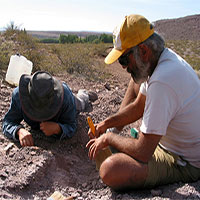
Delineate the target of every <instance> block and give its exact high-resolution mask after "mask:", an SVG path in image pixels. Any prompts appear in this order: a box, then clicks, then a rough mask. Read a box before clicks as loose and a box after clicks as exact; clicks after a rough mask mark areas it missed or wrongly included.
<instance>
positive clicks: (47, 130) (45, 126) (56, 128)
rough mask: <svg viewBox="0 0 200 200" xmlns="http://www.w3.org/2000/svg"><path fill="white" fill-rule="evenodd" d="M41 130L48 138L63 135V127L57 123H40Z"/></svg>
mask: <svg viewBox="0 0 200 200" xmlns="http://www.w3.org/2000/svg"><path fill="white" fill-rule="evenodd" d="M40 130H41V131H43V133H44V134H45V135H46V136H51V135H53V134H60V133H61V127H60V125H59V124H58V123H56V122H42V123H40Z"/></svg>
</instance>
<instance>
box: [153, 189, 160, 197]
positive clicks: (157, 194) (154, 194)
mask: <svg viewBox="0 0 200 200" xmlns="http://www.w3.org/2000/svg"><path fill="white" fill-rule="evenodd" d="M151 194H152V196H160V195H161V194H162V190H151Z"/></svg>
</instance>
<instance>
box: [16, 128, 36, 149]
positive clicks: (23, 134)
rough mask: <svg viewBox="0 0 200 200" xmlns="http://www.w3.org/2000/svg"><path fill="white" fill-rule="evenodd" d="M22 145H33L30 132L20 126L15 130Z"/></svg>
mask: <svg viewBox="0 0 200 200" xmlns="http://www.w3.org/2000/svg"><path fill="white" fill-rule="evenodd" d="M17 134H18V136H19V141H20V144H21V146H22V147H26V146H33V145H34V144H33V137H32V135H31V133H30V132H28V131H27V130H26V129H24V128H20V129H19V130H18V132H17Z"/></svg>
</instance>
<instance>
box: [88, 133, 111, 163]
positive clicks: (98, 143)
mask: <svg viewBox="0 0 200 200" xmlns="http://www.w3.org/2000/svg"><path fill="white" fill-rule="evenodd" d="M107 146H108V143H107V139H106V134H103V135H101V136H100V137H98V138H94V139H91V140H90V141H89V142H88V143H87V144H86V147H87V148H89V152H88V156H89V158H90V159H91V160H93V159H95V158H96V156H97V154H98V152H99V151H100V150H101V149H103V148H105V147H107Z"/></svg>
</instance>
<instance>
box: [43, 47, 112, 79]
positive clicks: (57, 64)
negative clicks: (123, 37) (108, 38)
mask: <svg viewBox="0 0 200 200" xmlns="http://www.w3.org/2000/svg"><path fill="white" fill-rule="evenodd" d="M100 49H102V51H103V50H104V49H105V47H104V45H101V44H80V43H76V44H51V45H48V46H46V50H47V52H48V53H46V57H45V59H44V60H46V61H47V60H48V61H49V62H46V61H45V63H44V62H43V66H42V68H43V69H44V68H45V69H48V71H50V72H51V73H53V74H56V73H62V72H67V73H69V74H74V75H77V76H84V77H85V78H86V79H89V80H101V79H104V78H105V77H107V76H109V75H108V74H107V73H102V70H103V68H104V67H105V66H104V64H102V63H101V62H100V61H99V60H98V56H97V55H99V52H100ZM51 61H52V62H51Z"/></svg>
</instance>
